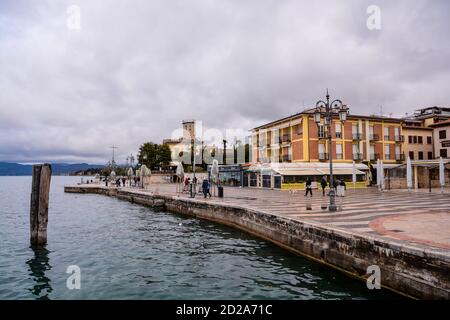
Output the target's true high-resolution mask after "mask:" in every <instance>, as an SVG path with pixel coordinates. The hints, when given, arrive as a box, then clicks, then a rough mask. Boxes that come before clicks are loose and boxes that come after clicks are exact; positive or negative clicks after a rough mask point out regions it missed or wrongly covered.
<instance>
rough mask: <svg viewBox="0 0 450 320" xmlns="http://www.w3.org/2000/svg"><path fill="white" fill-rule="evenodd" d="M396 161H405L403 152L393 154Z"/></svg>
mask: <svg viewBox="0 0 450 320" xmlns="http://www.w3.org/2000/svg"><path fill="white" fill-rule="evenodd" d="M395 160H396V161H405V155H404V154H403V153H399V154H396V155H395Z"/></svg>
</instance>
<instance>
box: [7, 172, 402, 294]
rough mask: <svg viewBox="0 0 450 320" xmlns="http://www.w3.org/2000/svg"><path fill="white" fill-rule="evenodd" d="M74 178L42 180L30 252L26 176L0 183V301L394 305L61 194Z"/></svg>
mask: <svg viewBox="0 0 450 320" xmlns="http://www.w3.org/2000/svg"><path fill="white" fill-rule="evenodd" d="M78 181H80V178H76V177H53V178H52V186H51V192H50V208H49V229H48V245H47V247H46V249H42V250H33V249H31V248H30V246H29V203H30V188H31V177H0V299H398V298H399V297H398V296H396V295H394V294H392V293H390V292H387V291H385V290H382V291H379V290H378V291H371V290H368V289H367V288H366V285H365V283H363V282H359V281H356V280H354V279H351V278H348V277H347V276H345V275H343V274H341V273H338V272H336V271H334V270H333V269H330V268H328V267H324V266H322V265H320V264H317V263H315V262H311V261H309V260H307V259H305V258H303V257H300V256H298V255H295V254H293V253H290V252H288V251H285V250H283V249H281V248H279V247H277V246H275V245H273V244H271V243H269V242H266V241H263V240H260V239H258V238H255V237H253V236H250V235H248V234H246V233H244V232H241V231H238V230H234V229H232V228H229V227H225V226H221V225H218V224H216V223H211V222H207V221H201V220H197V219H193V218H189V217H183V216H180V215H176V214H171V213H165V212H153V211H152V210H150V209H149V208H145V207H142V206H140V205H137V204H131V203H128V202H125V201H120V200H117V199H115V198H109V197H105V196H100V195H81V194H80V195H78V194H65V193H64V190H63V186H64V185H65V184H70V183H75V182H78ZM70 265H77V266H79V267H80V270H81V289H80V290H69V289H68V288H67V286H66V281H67V278H68V277H69V276H70V274H68V273H66V271H67V267H68V266H70Z"/></svg>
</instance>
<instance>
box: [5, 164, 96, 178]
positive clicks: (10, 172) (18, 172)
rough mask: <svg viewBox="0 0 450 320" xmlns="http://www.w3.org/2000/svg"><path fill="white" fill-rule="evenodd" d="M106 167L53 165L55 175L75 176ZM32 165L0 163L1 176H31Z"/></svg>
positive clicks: (94, 165)
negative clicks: (82, 172)
mask: <svg viewBox="0 0 450 320" xmlns="http://www.w3.org/2000/svg"><path fill="white" fill-rule="evenodd" d="M103 167H104V166H102V165H96V164H87V163H74V164H70V163H52V173H53V175H68V174H75V173H77V172H80V171H85V170H88V169H101V168H103ZM31 168H32V165H29V164H20V163H11V162H0V176H31Z"/></svg>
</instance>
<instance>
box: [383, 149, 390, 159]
mask: <svg viewBox="0 0 450 320" xmlns="http://www.w3.org/2000/svg"><path fill="white" fill-rule="evenodd" d="M390 159H391V152H390V150H389V146H384V160H390Z"/></svg>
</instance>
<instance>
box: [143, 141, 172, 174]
mask: <svg viewBox="0 0 450 320" xmlns="http://www.w3.org/2000/svg"><path fill="white" fill-rule="evenodd" d="M171 161H172V154H171V151H170V148H169V146H168V145H166V144H161V145H159V144H156V143H153V142H146V143H144V144H143V145H141V146H140V147H139V152H138V163H139V164H140V165H143V164H145V165H146V166H147V167H148V168H150V169H151V170H156V169H159V168H161V167H167V166H168V165H169V164H170V162H171Z"/></svg>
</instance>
